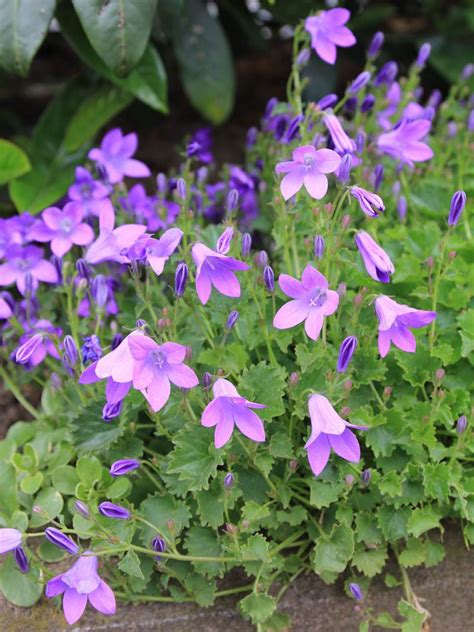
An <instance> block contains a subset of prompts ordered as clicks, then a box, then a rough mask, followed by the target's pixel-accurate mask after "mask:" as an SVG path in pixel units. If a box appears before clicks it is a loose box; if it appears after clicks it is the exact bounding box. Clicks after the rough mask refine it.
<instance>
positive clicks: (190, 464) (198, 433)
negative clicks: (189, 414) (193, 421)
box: [168, 425, 223, 491]
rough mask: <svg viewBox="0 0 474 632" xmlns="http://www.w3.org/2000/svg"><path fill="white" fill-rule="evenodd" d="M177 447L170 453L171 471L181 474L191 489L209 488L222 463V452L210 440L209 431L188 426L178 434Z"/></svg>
mask: <svg viewBox="0 0 474 632" xmlns="http://www.w3.org/2000/svg"><path fill="white" fill-rule="evenodd" d="M174 443H175V449H174V450H173V452H172V453H171V454H170V461H169V468H168V471H169V472H170V473H177V474H179V478H180V480H183V481H186V482H187V484H188V489H189V491H198V490H200V489H209V478H210V477H215V476H216V474H217V468H218V466H219V465H222V463H223V460H222V452H221V451H219V450H217V449H216V448H215V447H214V443H213V442H212V441H210V440H209V433H208V432H206V431H205V429H204V428H202V427H201V426H196V425H193V426H186V427H185V428H183V429H182V430H181V431H180V432H178V434H177V435H176V439H175V442H174Z"/></svg>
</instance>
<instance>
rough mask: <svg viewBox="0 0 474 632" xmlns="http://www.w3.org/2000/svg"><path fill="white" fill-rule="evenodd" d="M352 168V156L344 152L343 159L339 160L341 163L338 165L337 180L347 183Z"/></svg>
mask: <svg viewBox="0 0 474 632" xmlns="http://www.w3.org/2000/svg"><path fill="white" fill-rule="evenodd" d="M351 169H352V156H351V154H345V155H344V157H343V159H342V160H341V164H340V165H339V176H338V180H339V182H342V184H347V183H348V182H349V178H350V175H351Z"/></svg>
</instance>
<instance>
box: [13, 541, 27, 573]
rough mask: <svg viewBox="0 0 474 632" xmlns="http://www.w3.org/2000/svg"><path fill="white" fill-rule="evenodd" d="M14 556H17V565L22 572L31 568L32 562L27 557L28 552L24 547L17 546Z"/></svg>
mask: <svg viewBox="0 0 474 632" xmlns="http://www.w3.org/2000/svg"><path fill="white" fill-rule="evenodd" d="M13 557H14V558H15V562H16V565H17V566H18V568H19V569H20V571H21V572H22V573H27V572H28V571H29V570H30V563H29V562H28V558H27V557H26V553H25V551H24V550H23V547H21V546H17V547H16V549H14V551H13Z"/></svg>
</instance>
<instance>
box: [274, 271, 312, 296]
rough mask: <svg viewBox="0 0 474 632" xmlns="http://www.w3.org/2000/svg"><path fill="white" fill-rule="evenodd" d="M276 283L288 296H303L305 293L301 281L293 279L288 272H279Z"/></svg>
mask: <svg viewBox="0 0 474 632" xmlns="http://www.w3.org/2000/svg"><path fill="white" fill-rule="evenodd" d="M278 285H279V286H280V289H281V291H282V292H283V293H284V294H286V295H287V296H289V297H290V298H303V297H304V296H305V294H306V290H305V289H304V287H303V284H302V283H301V281H298V279H294V278H293V277H292V276H290V275H289V274H280V276H279V277H278Z"/></svg>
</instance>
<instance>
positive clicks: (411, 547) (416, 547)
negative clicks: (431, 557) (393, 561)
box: [399, 538, 426, 568]
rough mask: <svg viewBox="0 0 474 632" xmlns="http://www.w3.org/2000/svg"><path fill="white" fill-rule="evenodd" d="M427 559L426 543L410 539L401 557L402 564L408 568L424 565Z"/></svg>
mask: <svg viewBox="0 0 474 632" xmlns="http://www.w3.org/2000/svg"><path fill="white" fill-rule="evenodd" d="M425 558H426V551H425V546H424V543H423V541H422V540H418V539H416V538H409V539H408V540H407V544H406V548H405V549H404V550H403V551H402V552H401V553H400V555H399V560H400V564H402V565H403V566H406V567H407V568H410V567H412V566H419V565H420V564H423V562H424V561H425Z"/></svg>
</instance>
